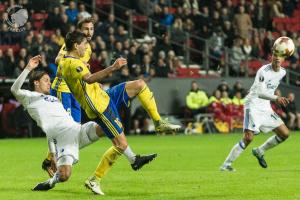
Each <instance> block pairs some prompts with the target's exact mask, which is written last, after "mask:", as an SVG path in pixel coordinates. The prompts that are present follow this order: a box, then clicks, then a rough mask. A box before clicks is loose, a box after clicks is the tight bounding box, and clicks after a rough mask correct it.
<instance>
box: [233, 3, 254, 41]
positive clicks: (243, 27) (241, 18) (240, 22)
mask: <svg viewBox="0 0 300 200" xmlns="http://www.w3.org/2000/svg"><path fill="white" fill-rule="evenodd" d="M233 25H234V28H235V29H236V32H237V33H236V34H237V35H238V36H239V37H241V38H243V39H246V38H249V36H250V31H251V30H252V21H251V18H250V16H249V14H247V13H245V8H244V7H243V6H240V7H239V13H237V14H235V15H234V21H233Z"/></svg>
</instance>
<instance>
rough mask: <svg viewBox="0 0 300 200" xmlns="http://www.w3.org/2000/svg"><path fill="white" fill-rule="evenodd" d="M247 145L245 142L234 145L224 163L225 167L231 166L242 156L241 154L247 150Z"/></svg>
mask: <svg viewBox="0 0 300 200" xmlns="http://www.w3.org/2000/svg"><path fill="white" fill-rule="evenodd" d="M245 148H246V145H245V143H244V141H243V140H241V141H240V142H239V143H237V144H236V145H234V146H233V147H232V149H231V151H230V153H229V155H228V156H227V158H226V160H225V161H224V164H223V165H227V166H228V165H231V163H232V162H233V161H235V160H236V159H237V157H239V156H240V154H241V153H242V152H243V151H244V150H245Z"/></svg>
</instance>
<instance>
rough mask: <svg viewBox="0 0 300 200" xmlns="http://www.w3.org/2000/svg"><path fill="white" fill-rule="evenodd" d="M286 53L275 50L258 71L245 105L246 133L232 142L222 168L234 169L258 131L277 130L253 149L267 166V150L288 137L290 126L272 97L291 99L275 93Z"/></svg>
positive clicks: (261, 163) (281, 76)
mask: <svg viewBox="0 0 300 200" xmlns="http://www.w3.org/2000/svg"><path fill="white" fill-rule="evenodd" d="M283 61H284V57H282V56H279V55H277V54H276V53H274V52H273V55H272V62H271V63H269V64H267V65H263V66H262V67H261V68H260V69H259V70H258V71H257V73H256V77H255V81H254V83H253V85H252V86H251V88H250V92H249V94H248V95H247V96H246V99H245V106H244V127H243V129H244V136H243V138H242V139H241V140H240V141H239V142H238V143H237V144H236V145H234V146H233V148H232V150H231V152H230V153H229V155H228V157H227V158H226V160H225V161H224V163H223V164H222V166H221V168H220V169H221V170H222V171H235V170H234V168H232V166H231V164H232V162H233V161H235V160H236V158H237V157H239V156H240V154H241V153H242V152H243V151H244V150H245V149H246V147H247V146H248V145H249V144H250V143H251V141H252V140H253V136H254V135H255V134H258V133H259V132H261V131H262V132H269V131H274V132H275V135H273V136H271V137H270V138H269V139H267V141H266V142H265V143H264V144H262V145H261V146H259V147H258V148H254V149H252V154H253V155H254V156H255V157H256V158H257V159H258V162H259V164H260V166H261V167H263V168H267V163H266V161H265V159H264V153H265V151H267V150H269V149H271V148H273V147H275V146H277V145H278V144H280V143H282V142H283V141H285V140H286V139H287V138H288V136H289V130H288V128H287V127H286V125H285V124H284V122H283V121H282V120H281V119H280V117H279V116H278V115H277V114H276V113H275V112H274V111H273V109H272V108H271V104H270V101H275V102H276V103H278V104H280V105H282V106H286V105H287V104H288V103H289V99H287V98H285V97H279V96H276V95H274V92H275V90H276V88H277V87H278V85H279V84H280V81H281V80H282V78H283V77H284V76H285V74H286V71H285V69H284V68H282V67H281V64H282V62H283Z"/></svg>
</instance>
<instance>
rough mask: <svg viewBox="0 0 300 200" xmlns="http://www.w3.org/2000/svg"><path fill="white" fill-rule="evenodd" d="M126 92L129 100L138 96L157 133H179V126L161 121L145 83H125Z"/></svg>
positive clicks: (152, 95)
mask: <svg viewBox="0 0 300 200" xmlns="http://www.w3.org/2000/svg"><path fill="white" fill-rule="evenodd" d="M125 87H126V92H127V94H128V96H129V97H130V98H133V97H135V96H138V99H139V101H140V102H141V104H142V106H143V108H144V109H145V110H146V111H147V113H148V114H149V116H150V117H151V119H152V120H153V122H154V125H155V130H156V131H157V132H172V131H179V130H180V128H181V126H179V125H175V124H171V123H170V122H168V121H166V120H162V119H161V117H160V115H159V113H158V110H157V106H156V102H155V98H154V94H153V92H151V90H150V89H149V87H148V86H147V84H146V83H145V81H143V80H136V81H130V82H126V86H125Z"/></svg>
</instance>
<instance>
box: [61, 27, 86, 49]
mask: <svg viewBox="0 0 300 200" xmlns="http://www.w3.org/2000/svg"><path fill="white" fill-rule="evenodd" d="M85 38H86V37H85V35H84V34H83V33H81V32H79V31H73V32H69V33H67V36H66V41H65V44H66V49H67V51H71V50H72V49H73V45H74V44H75V43H77V44H80V43H81V42H82V41H83V40H84V39H85Z"/></svg>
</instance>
